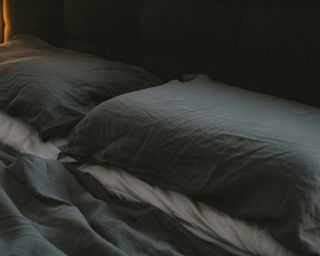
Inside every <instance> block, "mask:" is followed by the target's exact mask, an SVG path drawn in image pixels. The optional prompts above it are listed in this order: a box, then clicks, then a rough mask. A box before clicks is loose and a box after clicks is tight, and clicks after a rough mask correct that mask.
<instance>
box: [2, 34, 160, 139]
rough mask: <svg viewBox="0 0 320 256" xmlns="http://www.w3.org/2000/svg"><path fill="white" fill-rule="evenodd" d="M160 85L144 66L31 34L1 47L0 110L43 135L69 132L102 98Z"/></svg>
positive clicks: (103, 99)
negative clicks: (53, 43)
mask: <svg viewBox="0 0 320 256" xmlns="http://www.w3.org/2000/svg"><path fill="white" fill-rule="evenodd" d="M158 84H160V81H159V79H158V78H156V77H155V76H153V75H152V74H150V73H148V72H146V71H145V70H143V69H142V68H139V67H134V66H129V65H126V64H123V63H119V62H112V61H106V60H103V59H100V58H98V57H95V56H93V55H87V54H81V53H77V52H74V51H71V50H65V49H59V48H55V47H52V46H50V45H48V44H46V43H44V42H43V41H41V40H37V39H35V38H32V37H20V38H18V39H16V40H14V41H12V42H9V43H7V44H4V45H2V46H1V47H0V109H3V110H6V111H7V112H8V113H9V114H10V115H13V116H18V117H20V118H22V119H23V120H24V121H26V122H27V123H29V124H31V125H33V126H34V127H36V128H37V130H38V131H39V133H40V135H41V137H42V138H43V139H45V140H46V139H48V138H50V137H54V136H65V135H67V134H68V133H69V132H70V130H71V129H72V128H73V126H74V125H75V124H76V123H77V122H78V121H79V120H80V119H81V118H82V117H83V116H84V115H85V114H86V113H88V112H89V111H90V110H91V109H92V108H93V107H95V106H96V105H97V104H98V103H101V102H103V101H105V100H107V99H110V98H112V97H114V96H117V95H120V94H123V93H126V92H130V91H135V90H139V89H143V88H147V87H150V86H155V85H158Z"/></svg>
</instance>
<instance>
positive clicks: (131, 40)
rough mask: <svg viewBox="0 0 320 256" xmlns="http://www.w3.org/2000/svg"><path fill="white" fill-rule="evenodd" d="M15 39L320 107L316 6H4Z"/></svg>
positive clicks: (200, 2) (69, 2)
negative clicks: (205, 77)
mask: <svg viewBox="0 0 320 256" xmlns="http://www.w3.org/2000/svg"><path fill="white" fill-rule="evenodd" d="M3 1H4V3H6V4H5V6H6V8H5V12H6V13H7V19H6V23H7V25H6V26H7V28H9V29H6V31H7V32H6V33H7V37H8V39H9V38H11V37H12V36H13V35H15V34H18V33H31V34H35V35H37V36H39V37H42V38H44V39H46V40H48V41H50V42H52V43H54V44H58V45H60V46H64V47H68V48H73V49H78V50H81V51H87V52H92V53H95V54H97V55H100V56H102V57H105V58H108V59H114V60H120V61H125V62H128V63H134V64H138V65H141V66H144V67H146V68H147V69H149V70H151V71H153V72H154V73H156V74H157V75H159V76H160V77H162V78H163V79H164V80H169V79H171V78H176V77H179V76H180V75H181V74H183V73H207V74H210V75H211V76H212V77H213V78H214V79H216V80H220V81H223V82H226V83H229V84H232V85H235V86H241V87H245V88H249V89H252V90H256V91H261V92H265V93H269V94H273V95H278V96H281V97H284V98H290V99H295V100H298V101H301V102H305V103H308V104H313V105H317V106H320V99H319V97H318V96H317V94H316V91H317V89H318V88H319V86H320V79H319V76H318V69H319V67H320V47H319V45H320V9H319V7H318V6H319V4H317V2H318V1H316V0H300V1H289V0H260V1H257V0H3Z"/></svg>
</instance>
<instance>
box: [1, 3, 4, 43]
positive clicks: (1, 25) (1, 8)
mask: <svg viewBox="0 0 320 256" xmlns="http://www.w3.org/2000/svg"><path fill="white" fill-rule="evenodd" d="M3 25H4V24H3V15H2V0H0V43H2V42H3V31H2V29H3Z"/></svg>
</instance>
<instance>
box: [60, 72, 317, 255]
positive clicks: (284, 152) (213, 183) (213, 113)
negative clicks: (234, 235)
mask: <svg viewBox="0 0 320 256" xmlns="http://www.w3.org/2000/svg"><path fill="white" fill-rule="evenodd" d="M64 152H65V153H68V154H70V155H71V156H73V157H75V158H77V159H78V160H81V161H91V162H94V163H99V164H102V165H103V164H107V163H108V164H113V165H116V166H119V167H122V168H123V169H124V170H126V171H128V172H130V173H132V174H134V175H136V176H137V177H139V178H141V179H143V180H145V181H147V182H149V183H150V184H152V185H158V186H160V187H162V188H166V189H172V190H176V191H179V192H182V193H184V194H187V195H190V196H193V197H194V198H195V199H200V200H202V201H204V202H206V203H208V204H210V205H212V206H214V207H217V208H219V209H220V210H223V211H224V212H227V213H229V214H230V215H232V216H234V217H239V218H245V219H246V220H250V221H256V222H257V223H259V224H261V225H263V226H264V227H265V226H266V227H267V229H269V231H270V232H271V234H272V235H273V236H274V237H275V238H276V239H279V240H280V241H281V242H282V244H284V245H285V246H287V247H289V248H291V249H293V250H296V251H300V252H301V250H302V251H304V252H307V251H308V250H310V248H317V247H316V246H317V245H316V244H320V237H319V236H314V235H313V234H308V231H307V230H312V228H316V227H317V226H319V224H320V223H319V220H318V218H316V217H315V216H317V212H319V211H320V201H319V200H318V199H319V195H320V191H319V184H320V183H319V182H320V157H319V155H320V154H319V153H320V109H318V108H314V107H311V106H307V105H302V104H299V103H296V102H293V101H287V100H283V99H280V98H276V97H272V96H267V95H263V94H259V93H254V92H250V91H247V90H245V89H239V88H235V87H231V86H228V85H225V84H222V83H219V82H214V81H212V80H210V79H209V78H208V77H199V78H197V79H194V80H191V81H188V82H184V83H183V82H179V81H172V82H169V83H168V84H166V85H163V86H158V87H154V88H150V89H146V90H141V91H139V92H133V93H128V94H125V95H122V96H119V97H116V98H113V99H111V100H109V101H106V102H105V103H103V104H101V105H99V106H98V107H96V108H95V109H94V110H92V111H91V112H90V113H89V114H88V115H87V116H86V117H85V118H84V119H83V120H82V121H81V122H80V123H79V124H78V125H77V126H76V127H75V129H74V130H73V131H72V133H71V135H70V138H69V144H68V146H67V147H66V148H65V149H64ZM308 235H310V239H307V238H306V237H307V236H308ZM300 238H301V239H300ZM304 239H305V240H304ZM314 241H316V242H317V243H314ZM306 243H310V244H311V246H310V248H309V249H306V247H305V244H306ZM313 243H314V244H313ZM313 245H314V246H315V247H313ZM308 247H309V245H308Z"/></svg>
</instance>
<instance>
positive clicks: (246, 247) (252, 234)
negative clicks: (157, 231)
mask: <svg viewBox="0 0 320 256" xmlns="http://www.w3.org/2000/svg"><path fill="white" fill-rule="evenodd" d="M65 142H66V140H65V139H58V140H51V141H48V142H46V143H44V142H42V141H41V139H40V138H39V135H38V133H37V132H36V131H35V130H34V129H32V128H31V127H30V126H28V125H26V124H25V123H23V122H22V121H20V120H18V119H15V118H12V117H10V116H8V115H6V114H5V113H3V112H0V143H4V144H7V145H9V146H11V147H12V148H14V149H16V150H17V151H19V152H21V153H28V154H34V155H37V156H40V157H42V158H45V159H57V156H58V154H59V152H60V151H59V146H61V145H63V144H64V143H65ZM70 160H71V161H72V159H67V161H70ZM80 170H81V171H82V172H85V173H89V174H90V175H92V176H93V177H95V178H96V179H97V180H98V181H99V182H100V183H101V184H102V185H103V186H104V187H105V188H106V190H108V191H109V192H111V193H113V194H115V195H117V196H119V197H121V198H124V199H126V200H131V201H138V202H143V203H147V204H151V205H153V206H155V207H157V208H158V209H161V210H162V211H164V212H166V213H167V214H169V215H171V216H174V217H175V218H177V219H179V221H180V222H181V223H182V224H183V225H184V226H185V227H186V228H187V229H188V230H190V231H191V232H192V233H194V234H195V235H197V236H198V237H200V238H202V239H204V240H206V241H208V242H211V243H214V244H219V245H220V246H221V247H223V248H225V249H226V250H228V251H230V252H233V253H234V254H236V255H264V256H291V255H293V254H292V253H290V252H288V251H287V250H286V249H284V248H283V247H282V246H281V245H279V244H277V243H276V242H275V241H274V240H273V239H272V237H270V236H269V235H268V234H267V233H266V232H264V231H263V230H262V229H259V228H258V227H254V226H249V225H248V224H246V223H244V222H241V221H239V220H235V219H233V218H231V217H229V216H227V215H225V214H223V213H221V212H219V211H217V210H215V209H213V208H210V207H208V206H206V205H205V204H202V203H199V202H193V201H192V200H190V199H189V198H188V197H186V196H183V195H182V194H179V193H176V192H173V191H167V190H164V189H161V188H159V187H153V186H150V185H148V184H147V183H145V182H143V181H141V180H139V179H137V178H135V177H134V176H132V175H130V174H128V173H127V172H125V171H123V170H121V169H120V168H116V167H112V166H110V167H101V166H92V165H83V166H81V167H80ZM248 241H250V242H248ZM271 248H275V249H274V250H271Z"/></svg>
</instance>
